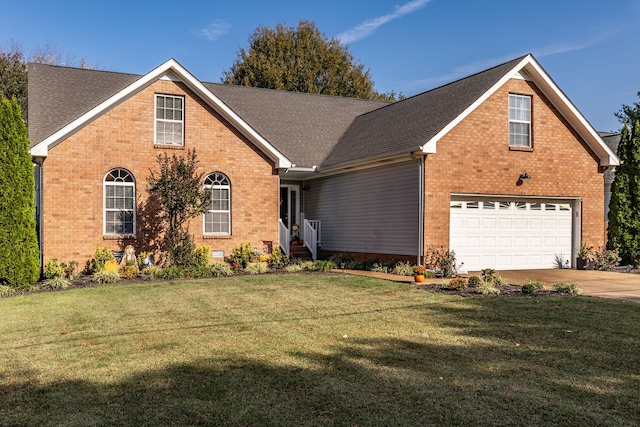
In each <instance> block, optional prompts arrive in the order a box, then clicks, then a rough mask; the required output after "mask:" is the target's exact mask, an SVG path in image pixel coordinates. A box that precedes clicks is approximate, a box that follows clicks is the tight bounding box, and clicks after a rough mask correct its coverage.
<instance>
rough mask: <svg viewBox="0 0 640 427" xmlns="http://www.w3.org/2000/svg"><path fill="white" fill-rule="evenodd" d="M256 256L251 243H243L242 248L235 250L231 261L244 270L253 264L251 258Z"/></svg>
mask: <svg viewBox="0 0 640 427" xmlns="http://www.w3.org/2000/svg"><path fill="white" fill-rule="evenodd" d="M254 255H255V254H254V253H253V249H251V243H241V244H240V246H238V247H237V248H235V249H234V250H233V254H232V255H231V258H230V259H229V260H230V261H231V262H232V263H234V264H237V265H238V266H239V267H240V268H243V269H244V268H246V267H247V265H248V264H249V263H250V262H251V258H252V257H253V256H254Z"/></svg>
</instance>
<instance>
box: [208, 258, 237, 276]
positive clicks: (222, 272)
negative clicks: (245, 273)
mask: <svg viewBox="0 0 640 427" xmlns="http://www.w3.org/2000/svg"><path fill="white" fill-rule="evenodd" d="M209 273H210V274H211V276H212V277H226V276H232V275H233V270H232V269H231V266H230V265H229V264H227V263H226V262H223V261H214V262H212V263H211V264H210V265H209Z"/></svg>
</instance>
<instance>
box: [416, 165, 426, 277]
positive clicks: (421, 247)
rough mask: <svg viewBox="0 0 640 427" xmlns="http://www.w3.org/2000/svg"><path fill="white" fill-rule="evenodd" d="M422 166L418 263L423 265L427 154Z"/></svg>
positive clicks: (419, 187) (419, 185)
mask: <svg viewBox="0 0 640 427" xmlns="http://www.w3.org/2000/svg"><path fill="white" fill-rule="evenodd" d="M420 157H421V158H420V166H419V167H418V170H419V173H420V176H419V177H418V179H419V181H418V189H419V190H418V191H419V194H420V195H419V197H418V260H417V264H418V265H422V261H423V259H422V258H423V255H424V164H425V160H426V157H427V155H426V154H425V155H423V156H420Z"/></svg>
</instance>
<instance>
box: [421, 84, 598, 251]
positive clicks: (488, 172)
mask: <svg viewBox="0 0 640 427" xmlns="http://www.w3.org/2000/svg"><path fill="white" fill-rule="evenodd" d="M510 93H513V94H519V95H531V96H532V106H531V111H532V121H531V129H532V131H531V134H532V150H528V151H527V150H521V151H517V150H510V149H509V127H508V117H509V112H508V95H509V94H510ZM523 171H527V173H528V174H529V175H530V176H531V179H528V180H526V181H525V182H524V183H522V184H521V185H517V181H518V177H519V175H520V174H521V173H522V172H523ZM603 191H604V180H603V174H602V170H601V169H600V167H599V160H598V157H597V156H596V155H595V154H594V153H593V152H592V151H591V150H590V148H589V147H588V146H587V144H586V143H585V142H584V141H582V140H581V138H580V137H579V136H578V135H577V134H576V133H574V132H573V131H572V130H571V126H570V125H569V124H568V123H567V122H566V121H565V120H564V118H563V117H562V116H561V115H560V114H559V113H558V111H557V110H556V109H555V108H554V107H553V106H552V105H551V103H549V102H548V100H547V99H546V98H545V97H544V95H543V94H542V93H541V92H540V91H539V90H538V89H537V88H536V86H535V85H534V84H532V83H530V82H527V81H524V80H519V79H512V80H509V81H508V82H507V83H506V84H505V85H503V86H502V87H501V88H500V89H499V90H498V91H496V92H495V93H494V94H493V95H491V96H490V97H489V98H488V99H487V100H486V101H485V102H483V103H482V105H480V106H479V107H478V108H476V109H475V110H474V111H473V112H472V113H471V114H470V115H469V116H467V117H466V118H465V119H464V120H463V121H462V122H461V123H459V124H458V125H457V126H456V127H455V128H453V129H452V130H451V131H450V132H449V133H448V134H447V135H445V136H444V137H443V138H442V140H440V141H439V142H438V145H437V153H436V154H430V155H428V157H427V159H426V161H425V190H424V192H425V213H424V224H425V231H424V236H425V240H424V245H425V248H428V247H429V246H444V247H448V246H449V214H450V207H449V201H450V198H451V194H452V193H462V194H490V195H513V196H519V197H527V196H547V197H568V198H569V197H570V198H575V197H581V198H582V230H581V236H580V240H581V241H586V242H588V243H589V244H590V245H594V246H599V245H602V244H603V243H604V232H603V230H604V220H603V215H602V213H603V210H604V201H603V197H602V195H603Z"/></svg>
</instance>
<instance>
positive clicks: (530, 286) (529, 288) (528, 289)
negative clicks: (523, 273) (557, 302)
mask: <svg viewBox="0 0 640 427" xmlns="http://www.w3.org/2000/svg"><path fill="white" fill-rule="evenodd" d="M543 289H544V283H542V282H537V281H533V280H530V281H529V283H526V284H524V285H522V293H523V294H533V293H535V292H537V291H541V290H543Z"/></svg>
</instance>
